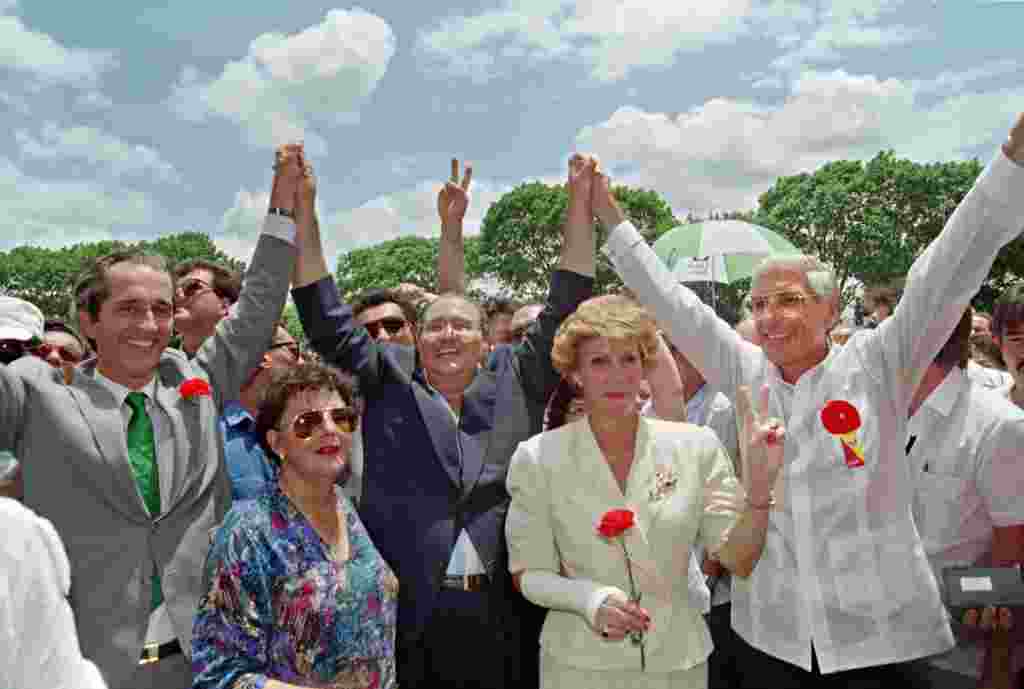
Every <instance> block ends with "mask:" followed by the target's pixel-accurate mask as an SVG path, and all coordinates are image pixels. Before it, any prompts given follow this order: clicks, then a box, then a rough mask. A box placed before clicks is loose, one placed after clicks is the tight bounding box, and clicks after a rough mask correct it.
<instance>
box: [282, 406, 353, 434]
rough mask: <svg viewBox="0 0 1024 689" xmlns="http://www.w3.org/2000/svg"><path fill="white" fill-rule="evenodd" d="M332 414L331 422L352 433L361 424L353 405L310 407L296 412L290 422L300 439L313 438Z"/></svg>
mask: <svg viewBox="0 0 1024 689" xmlns="http://www.w3.org/2000/svg"><path fill="white" fill-rule="evenodd" d="M328 414H330V415H331V422H332V423H334V425H335V427H337V429H338V430H339V431H342V432H344V433H352V432H353V431H354V430H356V426H357V425H359V415H358V414H357V413H356V410H355V409H353V408H352V407H329V408H327V409H310V410H309V411H304V412H302V413H301V414H296V415H295V417H294V418H293V419H292V420H291V423H290V424H288V425H289V426H291V429H292V433H294V434H295V437H296V438H299V439H300V440H307V439H308V438H312V437H313V434H314V433H316V431H317V430H318V429H319V428H320V427H322V426H323V425H324V424H326V423H327V415H328Z"/></svg>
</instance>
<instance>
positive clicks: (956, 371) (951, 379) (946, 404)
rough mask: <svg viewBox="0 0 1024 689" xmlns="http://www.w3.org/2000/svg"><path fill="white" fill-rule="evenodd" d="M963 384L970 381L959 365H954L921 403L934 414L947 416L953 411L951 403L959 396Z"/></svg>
mask: <svg viewBox="0 0 1024 689" xmlns="http://www.w3.org/2000/svg"><path fill="white" fill-rule="evenodd" d="M965 385H970V382H969V381H968V380H967V377H966V376H965V375H964V372H963V371H962V370H961V369H960V367H958V366H954V367H953V369H952V370H951V371H950V372H949V373H948V374H947V375H946V377H945V378H944V379H943V380H942V382H941V383H939V385H938V387H936V388H935V389H934V390H932V392H931V394H930V395H928V397H926V398H925V400H924V403H923V404H924V406H926V407H928V408H929V409H931V410H932V411H934V412H935V413H936V414H939V415H941V416H949V415H950V413H952V411H953V405H954V404H956V398H957V397H959V396H960V391H961V390H962V389H963V387H964V386H965Z"/></svg>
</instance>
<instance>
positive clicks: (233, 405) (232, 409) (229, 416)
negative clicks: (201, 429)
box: [224, 401, 256, 428]
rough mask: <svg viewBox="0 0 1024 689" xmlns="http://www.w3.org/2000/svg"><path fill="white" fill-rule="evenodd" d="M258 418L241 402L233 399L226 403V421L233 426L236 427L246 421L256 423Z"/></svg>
mask: <svg viewBox="0 0 1024 689" xmlns="http://www.w3.org/2000/svg"><path fill="white" fill-rule="evenodd" d="M255 421H256V419H254V418H252V414H250V413H249V412H248V410H246V408H245V407H243V406H242V403H241V402H238V401H232V402H225V403H224V422H225V423H226V424H227V425H228V426H230V427H231V428H236V427H238V426H241V425H243V424H246V423H255Z"/></svg>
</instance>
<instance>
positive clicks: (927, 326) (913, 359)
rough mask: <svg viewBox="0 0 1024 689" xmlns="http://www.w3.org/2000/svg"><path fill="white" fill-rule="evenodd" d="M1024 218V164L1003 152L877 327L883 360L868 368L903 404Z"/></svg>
mask: <svg viewBox="0 0 1024 689" xmlns="http://www.w3.org/2000/svg"><path fill="white" fill-rule="evenodd" d="M1022 218H1024V166H1021V165H1017V164H1016V163H1014V162H1013V161H1012V160H1010V159H1009V158H1007V157H1006V156H1005V155H1004V154H1003V153H1002V152H1001V151H1000V152H998V153H997V154H996V157H995V159H993V160H992V162H991V163H990V164H989V165H988V167H986V168H985V170H984V171H983V172H982V173H981V175H980V176H979V177H978V179H977V181H976V182H975V183H974V186H973V187H972V188H971V190H970V191H969V192H968V193H967V196H965V197H964V199H963V200H962V201H961V202H960V205H959V206H957V208H956V211H954V213H953V215H951V216H950V218H949V220H948V221H946V226H945V227H944V228H943V230H942V232H941V233H940V234H939V236H938V237H936V238H935V240H934V241H933V242H932V243H931V244H929V245H928V248H927V249H925V250H924V253H922V254H921V255H920V256H919V257H918V258H917V260H916V261H914V265H913V266H911V268H910V272H909V273H908V274H907V281H906V288H905V289H904V291H903V297H902V298H901V299H900V303H899V306H898V307H897V308H896V310H895V311H894V312H893V315H892V316H891V317H889V318H886V319H885V320H884V321H882V323H881V325H879V326H878V329H877V330H875V331H874V333H875V335H876V337H875V339H876V341H877V343H878V344H877V345H876V346H880V347H881V352H882V365H881V366H868V367H866V369H865V370H866V371H867V372H868V374H871V375H874V376H875V377H876V379H877V380H878V381H879V382H882V383H884V384H886V385H888V386H891V387H892V391H893V394H894V399H896V400H898V404H899V405H900V406H903V407H904V408H909V406H910V399H911V397H912V396H913V393H914V390H916V389H917V386H918V384H919V383H920V380H921V377H922V376H923V375H924V371H925V369H927V368H928V366H929V364H931V363H932V360H933V359H934V358H935V355H936V354H938V352H939V350H940V349H942V346H943V345H944V344H945V342H946V340H947V339H949V335H950V333H952V332H953V330H954V328H956V324H957V323H958V322H959V321H960V318H961V317H962V316H963V314H964V309H965V308H966V307H967V305H968V304H970V301H971V299H972V298H973V297H974V295H975V293H977V291H978V289H979V288H980V287H981V283H982V281H984V279H985V277H986V276H987V275H988V273H989V270H990V269H991V267H992V263H993V262H994V261H995V259H996V256H997V255H998V253H999V250H1000V249H1001V248H1002V247H1003V246H1004V245H1005V244H1008V243H1009V242H1010V241H1012V240H1013V239H1014V238H1016V237H1017V235H1019V234H1020V233H1021V230H1022V229H1024V228H1022V225H1024V220H1022ZM865 341H866V342H867V341H871V340H865Z"/></svg>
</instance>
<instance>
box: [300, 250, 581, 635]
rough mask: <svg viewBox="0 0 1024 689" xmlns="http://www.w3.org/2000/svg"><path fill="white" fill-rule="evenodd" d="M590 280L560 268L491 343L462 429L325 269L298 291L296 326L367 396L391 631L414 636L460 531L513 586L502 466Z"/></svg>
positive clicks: (376, 525)
mask: <svg viewBox="0 0 1024 689" xmlns="http://www.w3.org/2000/svg"><path fill="white" fill-rule="evenodd" d="M592 292H593V279H592V278H589V277H585V276H583V275H579V274H577V273H573V272H570V271H563V270H558V271H555V273H554V274H553V275H552V278H551V288H550V292H549V295H548V301H547V305H546V307H545V309H544V311H543V312H542V313H541V314H540V316H539V317H538V319H537V321H536V322H535V323H534V324H532V325H531V326H530V329H529V330H528V332H527V335H526V338H525V340H524V342H523V343H522V344H520V345H517V346H515V347H512V346H503V347H498V348H497V349H496V350H495V353H494V356H493V357H492V361H491V362H490V365H489V366H488V368H487V369H484V368H481V369H480V370H479V371H478V373H477V375H476V377H475V378H474V380H473V382H472V384H471V385H470V387H469V389H468V390H467V391H466V394H465V396H464V398H463V402H462V413H461V416H460V418H459V421H458V426H456V423H455V422H454V420H453V418H452V415H451V412H450V411H449V410H448V407H447V404H446V403H445V402H444V401H443V400H442V399H439V398H438V397H436V394H437V393H435V392H434V391H432V390H431V388H430V387H429V386H428V385H427V383H426V381H425V379H424V377H423V373H422V369H421V368H420V367H419V366H418V365H416V360H415V355H414V352H413V350H412V349H410V348H408V347H403V346H401V345H393V344H383V343H378V342H376V341H375V340H373V339H372V338H371V337H370V336H369V334H368V333H367V332H366V329H365V328H362V327H360V326H359V325H358V324H357V323H356V321H355V319H354V317H353V314H352V309H351V307H350V306H348V305H345V304H343V303H342V302H341V299H340V297H339V295H338V290H337V287H336V285H335V284H334V280H333V279H332V278H325V279H323V280H321V281H319V282H317V283H314V284H312V285H309V286H306V287H301V288H298V289H295V290H293V292H292V295H293V298H294V300H295V304H296V306H297V307H298V312H299V317H300V318H301V320H302V325H303V328H304V329H305V331H306V334H307V336H308V337H309V339H310V342H311V343H312V345H313V347H314V349H316V351H318V352H319V353H320V355H321V356H322V357H323V358H324V360H325V361H326V362H328V363H331V364H334V365H336V366H339V367H340V368H342V369H344V370H346V371H348V372H350V373H353V374H354V375H355V376H356V378H357V380H358V383H359V388H360V393H361V395H362V396H363V398H364V400H365V403H366V410H365V413H364V415H363V441H364V473H363V493H362V500H361V502H360V505H359V512H360V516H361V517H362V519H363V523H364V524H365V525H366V528H367V529H368V531H369V533H370V536H371V538H372V539H373V542H374V544H375V545H376V546H377V548H378V549H379V550H380V552H381V554H382V555H383V556H384V558H385V559H386V560H387V561H388V564H390V565H391V568H392V569H393V570H394V572H395V574H396V575H397V577H398V580H399V584H400V595H399V613H398V634H399V637H400V638H406V639H408V638H415V637H418V636H419V634H420V632H421V631H422V629H423V626H424V625H425V623H426V621H427V619H428V617H429V615H430V613H431V611H432V610H433V608H434V604H435V600H436V598H437V594H438V591H439V589H440V578H441V576H442V575H443V574H444V572H445V570H446V568H447V565H448V560H449V558H450V556H451V552H452V549H453V548H454V545H455V540H456V538H457V537H458V534H459V531H460V530H461V529H463V528H465V529H466V530H467V531H468V533H469V537H470V539H471V540H472V542H473V546H474V547H475V548H476V550H477V552H478V553H479V555H480V559H481V561H482V562H483V564H484V567H485V568H486V569H487V572H488V574H489V576H490V578H491V581H492V583H493V584H494V586H492V590H494V591H496V592H497V594H498V596H499V597H500V598H501V599H505V598H507V597H508V594H509V593H510V592H511V591H512V588H511V586H510V577H509V575H508V571H507V570H508V568H507V563H508V553H507V549H506V546H505V533H504V527H505V514H506V512H507V511H508V505H509V495H508V492H507V491H506V489H505V475H506V473H507V471H508V465H509V460H510V459H511V457H512V453H513V452H514V451H515V449H516V447H517V446H518V444H519V443H520V442H521V441H523V440H526V439H527V438H529V437H531V436H533V435H536V434H537V433H539V432H540V431H541V430H542V428H541V427H542V424H543V416H544V407H545V405H546V403H547V400H548V398H549V397H550V395H551V392H552V391H553V390H554V388H555V386H556V385H557V383H558V378H559V376H558V373H557V372H556V371H555V370H554V368H553V367H552V365H551V346H552V343H553V341H554V336H555V331H556V330H557V329H558V326H559V325H560V324H561V322H562V321H563V320H564V319H565V318H566V317H567V316H568V315H569V314H571V313H572V312H573V311H574V310H575V309H576V307H577V306H578V305H579V303H580V302H582V301H583V300H585V299H587V298H588V297H590V296H591V294H592Z"/></svg>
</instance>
